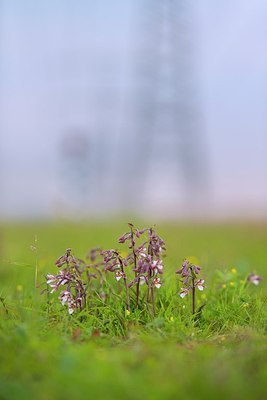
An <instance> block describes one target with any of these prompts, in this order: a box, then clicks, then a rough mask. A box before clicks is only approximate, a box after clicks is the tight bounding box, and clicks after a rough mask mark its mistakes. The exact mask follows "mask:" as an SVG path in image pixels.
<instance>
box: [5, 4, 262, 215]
mask: <svg viewBox="0 0 267 400" xmlns="http://www.w3.org/2000/svg"><path fill="white" fill-rule="evenodd" d="M266 37H267V3H266V2H265V1H264V0H254V1H253V2H252V1H249V0H225V1H223V2H215V1H212V0H197V1H190V0H112V1H109V0H98V1H92V0H88V1H85V0H75V1H71V0H61V1H60V0H46V1H42V0H1V1H0V187H1V195H0V218H1V219H2V220H3V219H11V218H12V219H21V218H23V219H25V218H53V217H70V218H73V217H85V216H87V217H91V216H98V217H100V216H106V215H118V214H129V213H134V214H135V215H142V216H144V215H145V216H147V215H150V216H157V217H158V218H159V217H162V218H175V219H181V218H201V219H203V218H204V219H205V218H206V219H221V218H241V219H242V218H245V219H247V218H252V219H266V217H267V206H266V205H267V157H266V148H267V147H266V144H267V133H266V126H267V112H266V104H267V90H266V83H267V79H266V78H267V53H266Z"/></svg>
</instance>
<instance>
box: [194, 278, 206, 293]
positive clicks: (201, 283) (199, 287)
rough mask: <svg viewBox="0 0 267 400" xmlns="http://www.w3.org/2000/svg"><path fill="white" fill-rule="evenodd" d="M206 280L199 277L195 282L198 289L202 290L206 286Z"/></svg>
mask: <svg viewBox="0 0 267 400" xmlns="http://www.w3.org/2000/svg"><path fill="white" fill-rule="evenodd" d="M204 282H205V281H204V279H198V280H197V281H196V283H195V287H197V288H198V290H201V291H202V290H203V289H204V288H205V287H206V286H204V285H203V283H204Z"/></svg>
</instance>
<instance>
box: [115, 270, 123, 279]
mask: <svg viewBox="0 0 267 400" xmlns="http://www.w3.org/2000/svg"><path fill="white" fill-rule="evenodd" d="M124 276H125V275H124V273H123V272H122V271H116V273H115V279H116V281H119V280H120V279H121V278H124Z"/></svg>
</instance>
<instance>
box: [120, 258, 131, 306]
mask: <svg viewBox="0 0 267 400" xmlns="http://www.w3.org/2000/svg"><path fill="white" fill-rule="evenodd" d="M119 263H120V266H121V272H122V273H123V281H124V286H125V292H126V308H127V310H128V311H130V295H129V288H128V285H127V280H126V276H125V273H124V268H123V263H122V261H121V259H120V258H119Z"/></svg>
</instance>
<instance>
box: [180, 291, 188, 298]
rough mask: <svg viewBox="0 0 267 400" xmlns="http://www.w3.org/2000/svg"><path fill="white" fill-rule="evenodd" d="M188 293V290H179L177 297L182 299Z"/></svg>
mask: <svg viewBox="0 0 267 400" xmlns="http://www.w3.org/2000/svg"><path fill="white" fill-rule="evenodd" d="M188 293H189V288H181V292H180V293H179V296H180V297H181V298H182V299H183V298H184V297H185V296H186V295H187V294H188Z"/></svg>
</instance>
